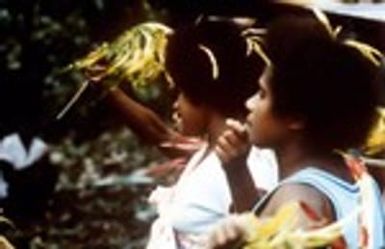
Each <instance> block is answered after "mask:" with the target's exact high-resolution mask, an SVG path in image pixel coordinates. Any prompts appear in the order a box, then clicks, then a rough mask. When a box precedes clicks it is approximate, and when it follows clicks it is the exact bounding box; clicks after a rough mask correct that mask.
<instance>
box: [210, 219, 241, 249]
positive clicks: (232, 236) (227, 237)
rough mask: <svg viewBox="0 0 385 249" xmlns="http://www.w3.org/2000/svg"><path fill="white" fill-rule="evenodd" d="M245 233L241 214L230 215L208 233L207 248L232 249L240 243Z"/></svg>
mask: <svg viewBox="0 0 385 249" xmlns="http://www.w3.org/2000/svg"><path fill="white" fill-rule="evenodd" d="M244 235H245V228H244V222H243V220H242V216H240V215H231V216H229V217H228V218H226V219H224V220H223V221H222V222H220V223H219V224H218V225H217V226H216V227H215V228H214V229H213V230H212V231H211V232H210V234H209V236H208V240H207V249H234V248H238V247H239V246H240V245H241V244H242V238H243V237H244Z"/></svg>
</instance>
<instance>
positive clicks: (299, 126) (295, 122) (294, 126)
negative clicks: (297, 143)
mask: <svg viewBox="0 0 385 249" xmlns="http://www.w3.org/2000/svg"><path fill="white" fill-rule="evenodd" d="M287 124H288V125H287V127H288V128H289V130H292V131H300V130H303V129H304V128H305V122H304V120H303V119H301V118H290V120H287Z"/></svg>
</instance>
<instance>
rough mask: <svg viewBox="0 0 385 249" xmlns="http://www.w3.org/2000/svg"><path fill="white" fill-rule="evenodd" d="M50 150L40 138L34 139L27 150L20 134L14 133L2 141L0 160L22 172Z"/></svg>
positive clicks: (0, 142)
mask: <svg viewBox="0 0 385 249" xmlns="http://www.w3.org/2000/svg"><path fill="white" fill-rule="evenodd" d="M47 150H48V146H47V145H46V143H45V142H44V141H43V140H41V139H40V138H37V137H35V138H33V140H32V142H31V145H30V146H29V148H26V147H25V146H24V144H23V142H22V141H21V138H20V136H19V135H18V134H16V133H13V134H11V135H8V136H6V137H4V138H3V139H2V140H1V141H0V160H4V161H6V162H8V163H10V164H11V165H12V166H13V167H14V169H15V170H22V169H25V168H28V167H29V166H31V165H32V164H33V163H34V162H36V161H37V160H39V159H40V158H41V157H42V156H43V155H44V154H45V153H46V152H47Z"/></svg>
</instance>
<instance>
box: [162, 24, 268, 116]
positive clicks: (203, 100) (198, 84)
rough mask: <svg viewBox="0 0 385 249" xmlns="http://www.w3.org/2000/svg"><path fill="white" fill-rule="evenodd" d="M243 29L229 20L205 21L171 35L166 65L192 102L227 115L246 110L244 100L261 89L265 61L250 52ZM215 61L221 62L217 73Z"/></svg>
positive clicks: (179, 87)
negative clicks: (214, 71)
mask: <svg viewBox="0 0 385 249" xmlns="http://www.w3.org/2000/svg"><path fill="white" fill-rule="evenodd" d="M241 31H242V28H240V27H239V26H237V25H236V24H235V23H233V22H231V21H229V20H227V21H223V20H222V21H203V22H200V23H199V24H196V25H191V26H186V27H184V28H181V29H178V30H176V32H175V34H173V35H172V36H171V37H170V39H169V42H168V45H167V49H166V69H167V71H168V72H169V74H170V76H171V78H172V79H173V81H174V82H175V85H176V87H177V88H178V89H180V90H181V91H182V92H183V93H184V94H185V95H186V96H187V98H189V99H190V100H191V101H192V102H195V103H198V104H204V105H206V106H208V107H209V108H212V109H214V110H215V111H218V112H219V113H222V114H223V115H227V116H228V115H230V116H234V115H239V114H244V113H246V109H245V106H244V103H245V101H246V99H247V98H248V97H250V96H251V95H253V94H254V93H255V92H256V91H257V90H258V79H259V77H260V75H261V73H262V70H263V68H264V63H263V61H262V60H261V58H260V57H259V56H258V55H256V54H255V53H251V54H247V44H246V40H245V38H244V37H242V36H241ZM206 48H207V49H208V50H209V51H207V50H206V51H204V49H206ZM210 52H211V53H212V58H210V56H209V54H208V53H210ZM212 60H215V61H212ZM213 63H216V64H217V66H218V68H217V69H218V76H217V77H214V75H213Z"/></svg>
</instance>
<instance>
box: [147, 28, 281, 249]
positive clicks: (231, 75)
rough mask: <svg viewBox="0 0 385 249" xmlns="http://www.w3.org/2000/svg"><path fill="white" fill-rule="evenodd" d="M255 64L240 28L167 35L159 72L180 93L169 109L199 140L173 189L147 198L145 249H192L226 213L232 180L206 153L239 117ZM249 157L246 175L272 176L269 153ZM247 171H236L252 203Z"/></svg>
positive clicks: (259, 63) (184, 131)
mask: <svg viewBox="0 0 385 249" xmlns="http://www.w3.org/2000/svg"><path fill="white" fill-rule="evenodd" d="M262 66H263V62H262V60H261V59H260V58H259V56H257V55H256V54H254V53H249V51H248V47H247V43H246V40H245V38H244V37H242V36H241V30H240V29H239V27H237V26H236V25H235V24H234V23H232V22H229V21H218V22H203V23H199V24H198V25H196V26H192V27H185V28H183V29H180V30H177V31H176V32H175V34H173V35H172V36H171V37H170V40H169V43H168V45H167V51H166V68H167V71H168V72H169V74H170V76H171V78H172V80H173V81H174V83H175V86H176V88H177V90H178V91H179V94H178V98H177V101H176V103H175V106H174V107H175V114H174V120H175V122H176V126H177V129H178V130H179V131H180V132H181V133H182V134H184V135H187V136H199V137H202V138H203V139H205V141H206V142H205V145H204V146H202V148H201V149H200V150H199V151H198V152H196V153H195V154H194V155H193V157H192V158H191V160H190V161H189V162H188V164H187V166H186V168H185V170H184V172H183V173H182V175H181V176H180V178H179V180H178V182H177V183H176V184H175V186H173V187H170V188H164V187H159V188H158V189H157V190H155V191H154V193H153V194H152V196H151V200H153V201H154V202H155V204H156V205H157V207H158V213H159V218H158V219H157V220H156V221H155V222H154V224H153V226H152V232H151V237H150V241H149V244H148V248H157V249H158V248H162V249H163V248H164V249H169V248H195V246H197V243H198V241H197V240H196V237H197V236H198V235H200V234H205V233H207V232H208V231H209V230H210V229H211V228H212V227H213V226H214V225H215V224H216V222H217V221H218V220H220V219H222V218H223V217H225V216H227V215H228V214H229V212H230V208H231V204H232V202H233V200H232V197H231V193H230V192H231V191H230V189H229V186H228V183H227V178H228V177H230V178H231V179H232V178H233V177H234V176H235V177H238V176H237V175H231V176H228V175H227V174H226V173H227V172H226V170H224V169H223V168H222V165H221V162H220V160H219V158H218V157H217V156H216V154H215V153H214V150H213V149H214V146H215V144H216V142H217V139H218V137H219V136H220V135H221V134H222V133H223V131H224V130H225V129H226V128H227V125H226V119H227V118H229V117H230V118H234V119H239V120H243V119H244V117H245V112H246V110H245V108H244V105H243V103H244V101H245V100H246V99H247V98H248V97H250V96H251V94H252V93H253V92H255V91H256V90H257V85H256V84H255V82H256V81H257V79H258V78H259V75H260V73H261V69H262ZM253 156H254V157H255V159H254V160H253V161H254V162H253V164H255V166H254V167H253V171H254V172H252V173H251V175H253V176H257V177H259V179H262V180H263V178H273V175H274V173H275V169H274V167H275V164H274V159H273V157H272V156H271V154H270V152H267V151H261V150H256V153H254V154H253ZM245 164H246V163H245ZM248 171H249V170H248V167H240V168H239V169H238V173H239V176H242V179H243V183H242V185H247V186H246V187H245V189H248V190H249V191H250V192H252V193H250V194H251V195H253V196H254V198H256V197H257V196H258V194H259V193H258V191H257V189H256V186H255V183H258V182H261V180H258V179H255V178H257V177H255V178H254V179H252V178H251V176H250V174H249V172H248ZM255 172H264V173H265V174H266V175H264V176H261V175H258V173H255ZM254 182H255V183H254ZM258 186H259V187H261V186H260V185H258Z"/></svg>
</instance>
